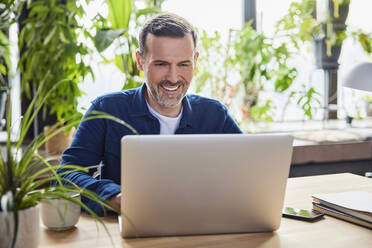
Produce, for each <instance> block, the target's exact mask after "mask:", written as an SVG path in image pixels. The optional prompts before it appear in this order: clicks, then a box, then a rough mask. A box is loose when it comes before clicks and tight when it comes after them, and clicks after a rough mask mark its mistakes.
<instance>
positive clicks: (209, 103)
mask: <svg viewBox="0 0 372 248" xmlns="http://www.w3.org/2000/svg"><path fill="white" fill-rule="evenodd" d="M187 99H188V100H189V102H190V104H191V106H193V107H198V108H200V107H201V108H207V109H220V110H226V107H225V105H223V104H222V103H221V102H219V101H218V100H216V99H213V98H209V97H205V96H200V95H195V94H187Z"/></svg>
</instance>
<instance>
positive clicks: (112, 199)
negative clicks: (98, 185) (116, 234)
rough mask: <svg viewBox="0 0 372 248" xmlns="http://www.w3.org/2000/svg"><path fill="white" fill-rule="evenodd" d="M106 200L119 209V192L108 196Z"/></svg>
mask: <svg viewBox="0 0 372 248" xmlns="http://www.w3.org/2000/svg"><path fill="white" fill-rule="evenodd" d="M108 201H109V202H111V203H112V204H113V205H114V206H115V207H116V208H118V209H119V210H120V205H121V204H120V203H121V193H119V194H116V195H113V196H111V197H110V198H108Z"/></svg>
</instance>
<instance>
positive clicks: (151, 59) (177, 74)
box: [62, 14, 241, 215]
mask: <svg viewBox="0 0 372 248" xmlns="http://www.w3.org/2000/svg"><path fill="white" fill-rule="evenodd" d="M139 43H140V48H139V51H137V53H136V57H137V66H138V69H139V70H142V71H143V72H144V75H145V79H146V83H144V84H143V85H142V87H140V88H138V89H131V90H127V91H122V92H118V93H112V94H107V95H104V96H101V97H98V98H97V99H96V100H94V101H93V102H92V106H91V107H90V109H89V110H88V114H89V111H93V110H96V111H103V112H106V113H108V114H111V115H113V116H116V117H118V118H120V119H122V120H123V121H125V122H127V123H128V124H130V125H131V126H132V127H134V128H135V129H136V130H137V131H138V133H139V134H207V133H241V130H240V128H239V127H238V125H237V124H236V123H235V122H234V121H233V119H232V118H231V116H230V115H229V114H228V111H227V109H226V107H225V106H223V105H222V104H221V103H219V102H218V101H216V100H213V99H209V98H205V97H200V96H197V95H186V92H187V89H188V88H189V86H190V83H191V79H192V77H193V73H194V72H195V68H196V61H197V59H198V56H199V54H198V52H197V51H196V43H197V37H196V33H195V30H194V29H193V27H192V26H191V25H190V24H189V23H188V22H187V21H186V20H185V19H183V18H181V17H179V16H176V15H174V14H160V15H158V16H155V17H153V18H152V19H150V20H149V21H148V22H147V23H146V24H145V25H144V27H143V28H142V31H141V32H140V36H139ZM128 134H133V133H132V131H130V130H129V129H128V128H126V127H124V126H122V125H120V124H118V123H114V122H113V121H111V120H107V119H95V120H89V121H85V122H82V123H81V124H80V126H79V128H78V130H77V132H76V135H75V137H74V140H73V142H72V144H71V146H70V147H69V148H68V149H67V150H66V151H65V152H64V153H63V156H62V164H78V165H82V166H91V165H97V164H99V163H103V164H104V166H103V167H102V170H101V179H99V180H98V179H95V178H92V177H91V175H92V173H93V171H90V172H89V174H86V173H81V172H73V173H69V174H68V175H66V176H65V177H66V178H67V179H69V180H71V181H73V182H74V183H76V184H77V185H79V186H80V187H83V188H87V189H89V190H92V191H94V192H96V193H97V194H98V195H100V196H101V197H103V198H104V199H109V200H110V201H111V202H112V203H113V204H115V205H116V206H118V207H119V206H120V197H121V193H120V192H121V189H120V140H121V138H122V137H123V136H125V135H128ZM83 202H84V203H86V204H87V205H88V207H90V208H91V209H92V210H93V211H95V212H96V213H97V214H98V215H102V209H101V208H100V206H99V205H98V204H97V203H95V202H92V201H89V200H87V199H83Z"/></svg>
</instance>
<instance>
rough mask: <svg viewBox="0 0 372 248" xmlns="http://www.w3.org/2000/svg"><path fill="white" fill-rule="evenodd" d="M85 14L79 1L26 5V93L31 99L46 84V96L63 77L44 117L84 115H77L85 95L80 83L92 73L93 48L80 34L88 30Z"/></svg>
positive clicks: (40, 0) (39, 0)
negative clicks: (89, 59)
mask: <svg viewBox="0 0 372 248" xmlns="http://www.w3.org/2000/svg"><path fill="white" fill-rule="evenodd" d="M83 14H84V10H83V8H82V7H81V5H79V4H78V1H75V0H65V1H60V0H51V1H46V0H33V1H28V4H27V5H25V7H24V9H23V16H24V18H23V19H22V21H21V23H20V26H21V29H20V34H19V49H20V51H21V55H20V60H19V68H20V71H21V75H22V77H21V78H22V82H21V85H22V92H24V94H25V95H26V96H27V97H28V98H29V99H31V98H33V94H34V91H35V89H38V88H39V86H40V85H41V84H43V91H42V92H40V94H41V95H45V94H46V93H47V92H49V90H50V89H51V88H52V87H53V86H54V85H55V84H56V83H57V82H60V81H62V80H63V83H62V84H61V86H60V87H58V89H56V90H55V91H53V92H51V97H49V98H48V99H46V102H45V105H44V108H43V116H44V117H45V115H46V114H53V115H55V116H56V117H57V120H58V121H60V122H65V121H66V120H69V121H70V122H71V121H74V120H79V119H80V118H81V117H82V115H81V114H80V115H79V114H77V113H78V110H77V105H78V98H79V97H80V96H81V95H82V94H83V92H82V91H81V90H80V89H79V85H78V84H79V83H80V82H82V81H83V78H84V77H85V76H86V75H87V74H88V73H90V72H91V68H90V66H88V65H87V64H86V63H85V62H84V55H86V54H88V52H89V50H88V48H87V47H86V46H85V45H84V44H83V43H82V42H79V34H80V33H83V32H84V31H85V30H84V28H83V27H81V26H80V25H79V23H78V20H77V18H79V17H82V15H83ZM71 116H74V117H76V118H75V119H71V118H70V117H71Z"/></svg>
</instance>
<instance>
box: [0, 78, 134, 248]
mask: <svg viewBox="0 0 372 248" xmlns="http://www.w3.org/2000/svg"><path fill="white" fill-rule="evenodd" d="M66 81H67V80H63V81H60V82H58V83H57V84H56V85H55V86H54V87H52V88H51V89H50V90H49V91H48V92H47V93H46V94H42V95H41V92H44V91H43V88H42V86H43V85H41V86H40V87H39V88H38V91H37V93H36V95H35V97H34V99H33V100H32V101H31V104H30V105H29V107H28V109H27V111H26V113H25V114H24V116H23V118H22V122H21V129H20V132H19V134H18V138H16V139H15V140H14V137H13V135H12V133H13V131H14V130H12V128H13V127H12V126H11V123H12V120H11V117H12V116H11V113H12V111H11V105H10V104H8V112H7V118H6V132H7V141H6V146H5V154H4V153H3V152H2V151H1V150H0V178H1V180H0V201H1V205H0V211H2V213H3V215H5V216H11V215H9V213H13V215H12V216H13V218H14V223H15V225H14V231H13V234H14V236H13V238H12V245H11V247H14V245H15V242H16V240H17V231H18V223H19V222H18V212H19V211H20V210H23V209H27V208H30V207H32V206H35V205H36V204H37V203H38V202H40V201H42V200H43V199H47V198H48V197H51V196H53V197H60V198H63V199H66V200H68V201H71V202H74V203H76V204H78V205H80V206H81V207H82V208H83V209H85V210H86V211H87V212H88V213H90V214H91V215H92V216H93V217H94V218H95V219H96V220H98V221H100V222H101V223H102V224H103V222H102V220H100V219H99V218H98V217H97V216H96V214H95V213H94V212H93V211H92V210H90V209H89V208H88V207H87V206H86V205H85V204H83V203H82V202H81V201H79V200H77V199H76V198H73V197H71V195H70V194H69V192H70V193H71V192H74V193H79V194H81V195H82V196H83V197H86V198H88V199H90V200H93V201H96V202H98V203H99V204H101V206H102V207H104V209H105V210H106V209H109V210H113V211H117V212H119V211H120V210H119V209H116V208H115V207H113V206H112V205H111V204H110V203H108V202H107V201H106V200H104V199H102V198H101V197H99V196H98V195H96V194H95V193H93V192H91V191H89V190H87V189H83V188H80V187H78V186H77V185H76V184H74V183H73V182H71V181H69V180H68V179H65V178H63V175H64V174H67V173H70V172H72V171H82V172H88V170H89V169H92V168H96V167H97V166H91V167H81V166H77V165H52V164H50V163H49V159H48V158H44V157H42V156H41V155H40V154H38V152H37V151H38V149H40V148H41V147H42V146H43V145H44V143H45V142H46V141H48V140H49V139H51V138H53V137H54V136H55V135H57V134H59V133H61V132H63V131H64V129H63V128H61V127H59V125H58V124H55V125H54V126H52V127H51V130H50V131H49V132H48V135H45V134H43V133H42V134H40V135H39V136H38V137H36V138H35V139H34V140H32V141H31V142H30V143H25V136H26V133H27V131H28V129H29V128H30V126H31V125H32V121H33V120H34V118H35V116H36V115H37V113H38V112H39V111H40V110H41V108H42V106H43V104H45V103H46V102H47V98H48V97H51V96H52V95H53V94H52V92H53V90H56V89H58V87H61V86H63V84H64V83H66ZM36 103H37V106H36ZM97 118H106V119H109V120H112V121H115V122H118V123H120V124H122V125H124V126H126V127H128V128H129V129H131V130H132V131H133V133H137V132H136V131H135V130H134V129H133V128H132V127H131V126H129V125H128V124H127V123H125V122H123V121H122V120H120V119H117V118H116V117H113V116H111V115H108V114H105V113H103V112H92V113H91V114H90V115H88V116H87V117H86V118H84V119H83V121H89V120H91V119H97ZM72 119H74V118H73V117H72ZM79 122H80V121H72V122H70V123H69V124H66V127H67V128H68V127H71V126H74V125H77V124H78V123H79ZM12 137H13V138H12ZM57 168H58V169H67V171H66V172H63V173H60V174H58V173H57V172H56V170H57ZM52 181H57V182H58V183H57V185H56V186H49V185H50V182H52ZM45 185H47V186H45ZM105 228H106V227H105Z"/></svg>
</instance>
